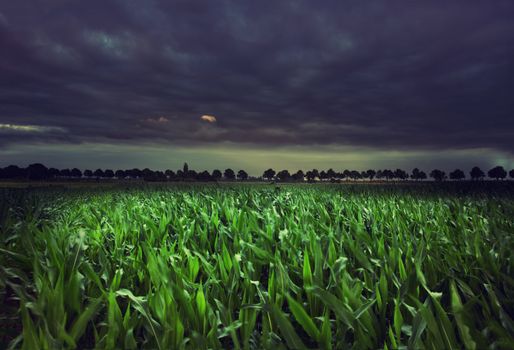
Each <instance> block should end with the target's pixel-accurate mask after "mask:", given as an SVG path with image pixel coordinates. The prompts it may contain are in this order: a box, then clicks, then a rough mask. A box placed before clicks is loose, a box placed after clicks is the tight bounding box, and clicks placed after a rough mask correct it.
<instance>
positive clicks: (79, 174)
mask: <svg viewBox="0 0 514 350" xmlns="http://www.w3.org/2000/svg"><path fill="white" fill-rule="evenodd" d="M71 177H74V178H77V179H79V178H81V177H82V171H80V169H78V168H73V169H71Z"/></svg>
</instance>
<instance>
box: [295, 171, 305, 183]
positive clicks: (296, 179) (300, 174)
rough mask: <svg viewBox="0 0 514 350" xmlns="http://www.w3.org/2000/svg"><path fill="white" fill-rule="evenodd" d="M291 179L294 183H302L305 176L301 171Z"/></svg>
mask: <svg viewBox="0 0 514 350" xmlns="http://www.w3.org/2000/svg"><path fill="white" fill-rule="evenodd" d="M292 177H293V179H294V180H295V181H303V180H304V178H305V174H304V173H303V171H301V170H298V171H297V172H296V173H294V174H293V175H292Z"/></svg>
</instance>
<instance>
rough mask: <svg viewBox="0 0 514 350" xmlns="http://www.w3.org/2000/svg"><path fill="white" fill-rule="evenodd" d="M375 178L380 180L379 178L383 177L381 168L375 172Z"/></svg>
mask: <svg viewBox="0 0 514 350" xmlns="http://www.w3.org/2000/svg"><path fill="white" fill-rule="evenodd" d="M375 178H377V179H379V180H381V179H383V178H384V173H383V172H382V170H380V169H379V170H377V173H376V175H375Z"/></svg>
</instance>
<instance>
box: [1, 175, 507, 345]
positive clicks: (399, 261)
mask: <svg viewBox="0 0 514 350" xmlns="http://www.w3.org/2000/svg"><path fill="white" fill-rule="evenodd" d="M513 252H514V183H513V182H506V181H505V182H492V181H491V182H484V183H479V182H477V183H474V182H470V181H467V182H463V183H450V182H445V183H409V184H403V185H399V184H379V185H365V184H361V185H350V184H334V185H329V184H323V185H321V184H297V185H294V184H291V185H266V184H250V185H244V184H233V185H231V184H175V185H170V184H168V185H158V184H156V185H144V184H142V185H135V186H130V185H119V186H112V187H108V188H105V187H104V188H95V186H94V185H92V186H85V187H77V188H67V187H62V188H25V189H20V188H4V189H0V301H1V302H2V308H1V311H0V346H1V347H2V348H5V347H7V346H9V344H10V346H12V347H14V348H19V347H22V348H24V349H39V348H81V349H82V348H103V349H115V348H119V349H135V348H149V349H183V348H185V349H208V348H209V349H230V348H235V349H239V348H241V349H262V348H263V349H270V348H274V349H281V348H289V349H301V348H321V349H348V348H355V349H377V348H381V349H398V348H410V349H422V348H426V349H462V348H466V349H486V348H491V349H512V348H514V321H513V319H514V260H513V254H514V253H513Z"/></svg>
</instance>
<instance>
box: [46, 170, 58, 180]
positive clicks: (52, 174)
mask: <svg viewBox="0 0 514 350" xmlns="http://www.w3.org/2000/svg"><path fill="white" fill-rule="evenodd" d="M59 174H60V172H59V169H56V168H50V169H48V178H49V179H55V178H56V177H59Z"/></svg>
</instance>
